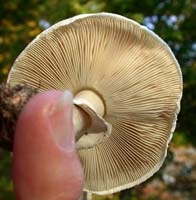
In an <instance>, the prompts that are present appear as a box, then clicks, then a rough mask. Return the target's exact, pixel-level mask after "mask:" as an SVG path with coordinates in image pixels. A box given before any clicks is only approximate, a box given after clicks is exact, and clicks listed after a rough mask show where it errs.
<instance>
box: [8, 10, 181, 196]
mask: <svg viewBox="0 0 196 200" xmlns="http://www.w3.org/2000/svg"><path fill="white" fill-rule="evenodd" d="M8 82H9V83H10V84H11V85H16V84H19V83H20V84H21V83H25V84H27V85H30V86H32V87H35V88H39V90H40V91H45V90H51V89H57V90H67V89H68V90H70V91H71V92H72V93H73V94H74V96H75V99H74V104H75V108H74V119H73V121H74V125H75V129H76V131H77V135H78V138H77V148H78V155H79V157H80V160H81V163H82V165H83V168H84V175H85V187H84V190H85V191H90V192H93V193H97V194H108V193H113V192H117V191H120V190H123V189H126V188H130V187H133V186H135V185H137V184H139V183H141V182H143V181H145V180H146V179H148V178H149V177H151V176H152V175H153V174H154V173H155V172H157V171H158V170H159V168H160V167H161V165H162V164H163V161H164V159H165V157H166V152H167V147H168V143H169V142H170V140H171V137H172V133H173V131H174V129H175V125H176V118H177V114H178V112H179V108H180V100H181V96H182V76H181V71H180V67H179V65H178V62H177V61H176V59H175V57H174V55H173V53H172V52H171V50H170V48H169V47H168V46H167V44H166V43H165V42H164V41H163V40H162V39H160V38H159V37H158V36H157V35H156V34H154V33H153V32H152V31H150V30H148V29H147V28H145V27H143V26H141V25H139V24H138V23H136V22H134V21H132V20H130V19H127V18H125V17H122V16H119V15H115V14H109V13H99V14H88V15H79V16H76V17H73V18H70V19H68V20H64V21H61V22H59V23H57V24H55V25H53V26H52V27H51V28H49V29H48V30H46V31H44V32H42V33H41V34H40V35H38V36H37V37H36V39H34V40H33V41H32V42H31V43H30V44H29V45H28V46H27V47H26V49H25V50H24V51H23V52H22V53H21V54H20V55H19V57H18V58H17V60H16V61H15V63H14V65H13V67H12V70H11V72H10V74H9V78H8Z"/></svg>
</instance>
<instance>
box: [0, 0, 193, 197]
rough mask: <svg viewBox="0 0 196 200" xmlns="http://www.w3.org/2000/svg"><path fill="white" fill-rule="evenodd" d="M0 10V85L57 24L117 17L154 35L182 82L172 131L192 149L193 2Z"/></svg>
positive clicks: (118, 0)
mask: <svg viewBox="0 0 196 200" xmlns="http://www.w3.org/2000/svg"><path fill="white" fill-rule="evenodd" d="M0 5H1V7H0V81H5V80H6V77H7V74H8V71H9V69H10V67H11V65H12V64H13V62H14V60H15V59H16V57H17V56H18V54H19V53H20V52H21V51H22V50H23V49H24V47H25V46H26V45H27V44H28V43H29V42H30V41H31V40H32V39H33V38H34V37H35V36H36V35H37V34H38V33H40V32H41V31H42V30H43V29H45V28H47V27H49V26H50V25H51V24H53V23H55V22H57V21H60V20H62V19H65V18H68V17H71V16H74V15H77V14H81V13H93V12H103V11H104V12H112V13H117V14H121V15H124V16H127V17H129V18H132V19H134V20H136V21H138V22H139V23H141V24H143V25H145V26H147V27H148V28H149V29H151V30H153V31H154V32H156V33H157V34H158V35H159V36H160V37H162V38H163V39H164V40H165V41H166V42H167V43H168V44H169V45H170V47H171V48H172V50H173V52H174V53H175V55H176V57H177V59H178V61H179V63H180V65H181V67H182V72H183V76H184V95H183V99H182V108H181V113H180V115H179V121H178V124H177V130H179V131H178V132H179V134H181V132H182V133H183V137H186V140H188V141H190V142H192V143H194V141H195V143H196V134H195V128H196V33H195V30H196V23H195V22H196V1H195V0H189V1H187V0H161V1H158V0H148V1H138V0H112V1H111V0H71V1H70V0H51V1H47V0H31V1H26V0H12V1H3V0H0ZM3 155H4V156H3ZM0 160H1V161H0V199H13V197H12V196H13V195H12V194H11V193H9V191H10V188H11V181H10V180H11V179H10V176H9V175H8V174H9V173H10V168H9V167H8V171H9V173H8V174H7V172H6V171H5V168H7V166H10V162H11V161H10V158H9V156H8V155H7V154H5V152H3V153H2V152H0ZM7 177H9V178H7ZM2 191H3V192H2ZM6 195H10V196H6ZM124 195H125V194H124ZM121 196H123V195H121ZM114 198H117V197H114ZM114 198H113V199H114ZM110 199H111V198H110ZM134 199H136V198H134Z"/></svg>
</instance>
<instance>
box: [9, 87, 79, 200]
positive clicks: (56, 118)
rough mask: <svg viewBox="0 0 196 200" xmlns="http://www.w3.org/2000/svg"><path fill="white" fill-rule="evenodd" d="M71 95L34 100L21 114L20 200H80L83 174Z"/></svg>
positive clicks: (16, 158) (16, 161) (16, 170)
mask: <svg viewBox="0 0 196 200" xmlns="http://www.w3.org/2000/svg"><path fill="white" fill-rule="evenodd" d="M72 107H73V105H72V95H71V93H70V92H65V93H64V92H61V91H49V92H44V93H40V94H38V95H36V96H34V97H33V98H32V99H31V100H30V101H29V102H28V103H27V104H26V106H25V107H24V109H23V110H22V112H21V113H20V116H19V119H18V122H17V126H16V133H15V140H14V151H13V152H14V153H13V181H14V191H15V196H16V200H78V199H79V198H80V196H81V194H82V188H83V172H82V167H81V164H80V162H79V159H78V156H77V154H76V150H75V135H74V129H73V123H72Z"/></svg>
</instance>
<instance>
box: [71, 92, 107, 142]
mask: <svg viewBox="0 0 196 200" xmlns="http://www.w3.org/2000/svg"><path fill="white" fill-rule="evenodd" d="M73 102H74V104H75V106H74V111H73V124H74V128H75V131H76V141H78V140H79V139H80V137H81V136H82V135H84V134H88V133H93V134H96V133H101V132H106V131H108V129H109V127H108V123H107V122H106V121H105V120H104V119H103V118H102V116H103V115H104V113H105V108H104V104H103V101H102V99H101V98H100V97H99V95H98V94H96V93H95V92H93V91H91V90H83V91H81V92H79V93H77V94H76V95H75V97H74V100H73Z"/></svg>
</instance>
